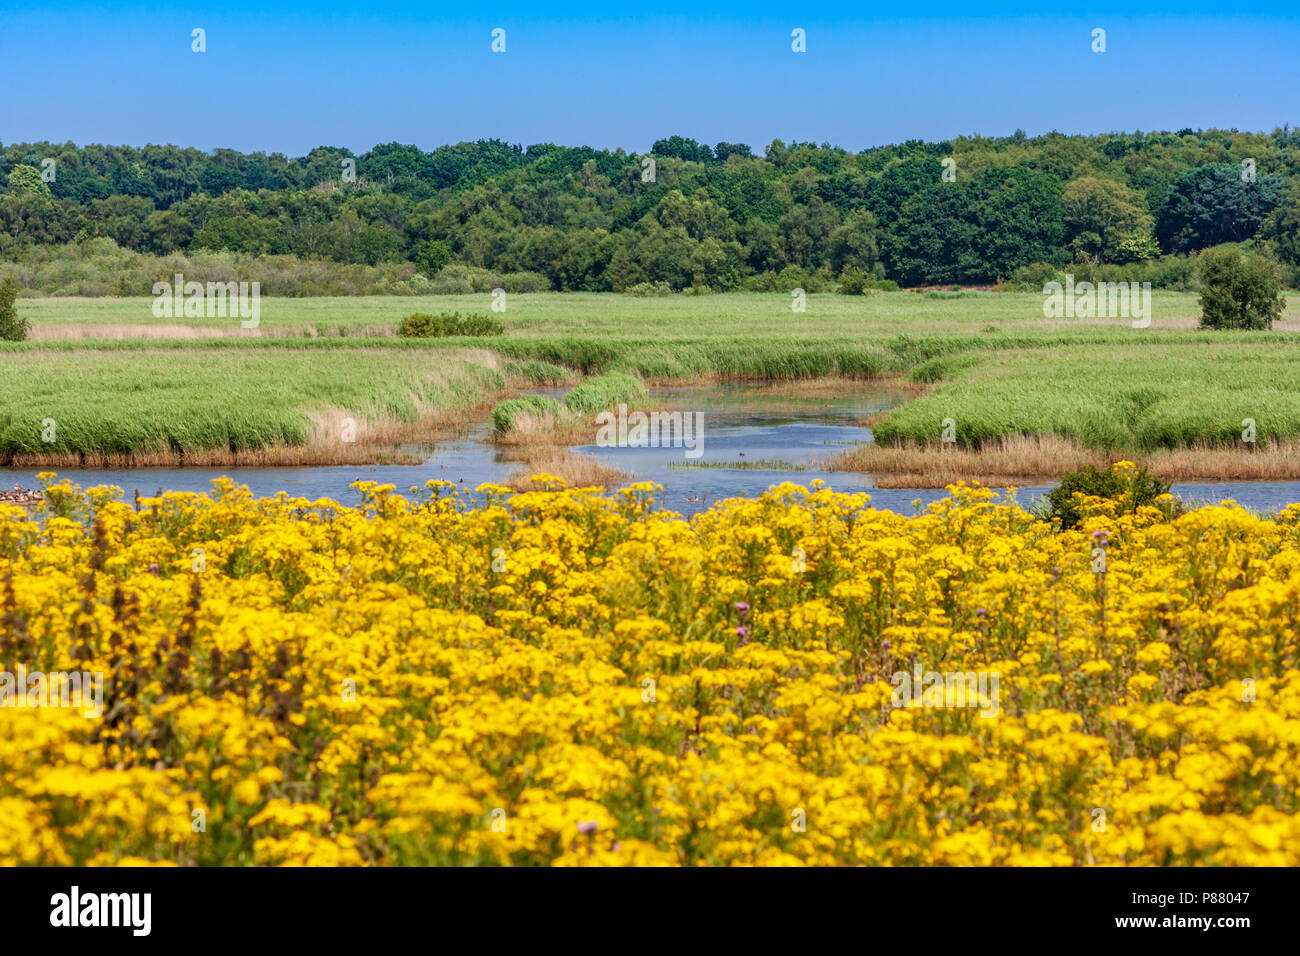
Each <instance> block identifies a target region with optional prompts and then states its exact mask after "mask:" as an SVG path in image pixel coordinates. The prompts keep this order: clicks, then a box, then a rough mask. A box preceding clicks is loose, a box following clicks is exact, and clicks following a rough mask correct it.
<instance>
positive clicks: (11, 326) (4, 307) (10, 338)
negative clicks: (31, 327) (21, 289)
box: [0, 276, 28, 342]
mask: <svg viewBox="0 0 1300 956" xmlns="http://www.w3.org/2000/svg"><path fill="white" fill-rule="evenodd" d="M17 300H18V282H17V280H15V279H14V277H13V276H5V279H4V281H3V282H0V339H2V340H4V341H6V342H21V341H22V340H23V339H25V338H27V328H28V322H27V320H26V319H20V318H18V308H17V306H16V305H15V303H16V302H17Z"/></svg>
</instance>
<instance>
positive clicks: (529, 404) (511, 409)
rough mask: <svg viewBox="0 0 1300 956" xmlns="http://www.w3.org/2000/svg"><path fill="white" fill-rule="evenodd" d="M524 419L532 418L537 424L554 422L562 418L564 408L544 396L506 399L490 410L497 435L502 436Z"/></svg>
mask: <svg viewBox="0 0 1300 956" xmlns="http://www.w3.org/2000/svg"><path fill="white" fill-rule="evenodd" d="M524 417H530V418H534V419H536V420H537V421H539V422H550V421H555V420H557V419H560V418H562V417H564V406H563V405H561V404H560V403H559V402H557V401H556V400H555V399H553V398H549V397H547V396H545V395H525V396H523V397H522V398H508V399H506V400H505V401H504V402H502V403H501V404H500V405H498V406H497V407H496V408H494V409H492V428H493V430H494V431H495V432H496V433H497V434H498V435H504V434H505V433H506V432H508V431H510V430H512V429H513V428H514V427H515V426H516V425H517V424H518V422H519V420H520V419H521V418H524Z"/></svg>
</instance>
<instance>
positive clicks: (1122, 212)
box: [1061, 176, 1155, 262]
mask: <svg viewBox="0 0 1300 956" xmlns="http://www.w3.org/2000/svg"><path fill="white" fill-rule="evenodd" d="M1061 204H1062V206H1063V207H1064V213H1065V237H1066V243H1067V244H1068V246H1069V248H1070V249H1071V251H1072V252H1073V253H1074V254H1075V257H1076V258H1077V259H1083V258H1087V259H1091V260H1092V261H1093V262H1125V261H1132V258H1134V257H1135V256H1134V253H1140V252H1144V251H1147V250H1149V249H1151V248H1152V245H1151V242H1150V240H1151V230H1152V227H1153V226H1154V225H1155V218H1154V217H1153V216H1152V215H1151V214H1150V213H1149V212H1147V209H1146V203H1145V202H1144V201H1143V199H1142V197H1141V195H1140V194H1138V193H1137V192H1135V191H1134V190H1132V189H1129V188H1128V187H1127V186H1125V185H1124V184H1123V183H1117V182H1115V181H1114V180H1110V179H1097V178H1096V177H1094V176H1084V177H1082V178H1080V179H1075V180H1072V181H1070V182H1068V183H1066V184H1065V191H1064V193H1063V195H1062V197H1061ZM1144 240H1145V243H1144Z"/></svg>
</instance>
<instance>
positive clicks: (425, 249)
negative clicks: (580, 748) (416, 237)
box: [415, 239, 452, 278]
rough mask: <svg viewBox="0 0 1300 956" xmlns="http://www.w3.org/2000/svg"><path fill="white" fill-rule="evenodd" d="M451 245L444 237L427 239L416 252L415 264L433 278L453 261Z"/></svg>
mask: <svg viewBox="0 0 1300 956" xmlns="http://www.w3.org/2000/svg"><path fill="white" fill-rule="evenodd" d="M451 257H452V252H451V246H449V245H447V243H446V242H445V241H443V240H442V239H426V240H425V241H424V242H422V243H420V247H419V248H418V249H417V250H416V252H415V264H416V266H417V267H418V268H419V270H420V271H421V272H423V273H424V274H425V275H426V276H429V277H430V278H433V277H434V276H436V275H437V274H438V271H439V270H440V269H441V268H442V267H443V266H445V265H446V264H447V263H449V262H451Z"/></svg>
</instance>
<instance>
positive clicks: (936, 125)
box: [0, 0, 1300, 155]
mask: <svg viewBox="0 0 1300 956" xmlns="http://www.w3.org/2000/svg"><path fill="white" fill-rule="evenodd" d="M1035 7H1038V8H1039V9H1038V10H1035ZM708 9H709V11H710V12H701V10H700V9H699V8H698V7H695V6H694V5H688V4H685V3H681V2H677V0H663V2H655V0H645V2H625V0H623V2H617V3H609V2H606V3H603V4H567V5H563V6H562V7H556V6H552V5H550V4H546V3H539V2H531V3H527V4H523V3H499V4H493V5H491V6H489V7H483V6H479V5H471V4H463V5H453V4H433V3H431V4H427V5H421V6H418V7H417V6H406V5H393V6H392V8H391V9H384V8H383V7H381V6H378V5H374V4H369V3H361V2H352V3H338V2H333V0H321V2H313V3H302V4H287V3H276V2H274V0H268V2H264V3H247V2H244V0H226V2H221V3H212V4H209V5H204V4H179V5H169V4H165V3H163V4H156V3H155V4H145V3H121V4H87V3H80V2H77V0H70V2H67V3H61V4H52V3H43V2H42V3H38V4H30V5H26V6H23V7H21V8H19V7H17V6H16V5H15V3H14V0H0V103H3V106H0V141H3V142H6V143H8V142H19V141H32V140H51V141H55V142H63V141H66V140H72V141H74V142H77V143H79V144H84V143H89V142H95V143H127V144H131V145H143V144H145V143H176V144H178V145H182V146H196V147H199V148H201V149H212V148H214V147H218V146H225V147H231V148H235V149H240V150H245V151H250V150H265V151H268V152H270V151H280V152H285V153H288V154H290V155H301V154H303V153H305V152H307V151H308V150H310V149H311V148H312V147H313V146H318V145H339V146H347V147H350V148H351V149H353V150H355V151H358V152H360V151H364V150H366V149H368V148H370V147H371V146H373V145H375V144H376V143H382V142H392V141H398V142H402V143H414V144H416V145H418V146H420V147H422V148H424V149H432V148H434V147H436V146H439V145H441V144H443V143H448V142H458V141H460V140H473V139H478V138H485V137H498V138H501V139H505V140H507V141H509V142H514V143H522V144H524V145H527V144H530V143H538V142H556V143H561V144H564V145H590V146H596V147H608V148H614V147H619V146H621V147H623V148H625V149H627V150H629V151H643V150H645V149H647V148H648V147H649V145H650V144H651V142H652V141H653V140H655V139H657V138H659V137H661V136H668V135H671V134H674V133H679V134H681V135H685V136H691V137H694V138H696V139H699V140H701V141H703V142H707V143H716V142H718V141H719V140H726V141H729V142H742V143H748V144H749V145H750V146H752V147H754V148H755V149H756V150H760V151H761V149H762V147H763V146H765V145H766V144H767V143H769V142H771V141H772V140H773V139H775V138H780V139H783V140H785V141H786V142H789V141H791V140H801V141H807V140H811V141H815V142H819V143H820V142H823V141H829V142H831V143H834V144H836V145H839V146H844V147H846V148H849V149H854V150H856V149H861V148H863V147H867V146H873V145H879V144H883V143H891V142H898V141H901V140H905V139H912V138H919V139H928V140H937V139H946V138H950V137H953V136H957V135H961V134H970V133H980V134H984V135H1005V134H1008V133H1010V132H1012V131H1013V130H1015V129H1016V128H1021V129H1024V130H1025V131H1027V132H1028V133H1030V134H1031V135H1033V134H1037V133H1042V132H1046V131H1048V130H1052V129H1058V130H1061V131H1062V132H1093V133H1095V132H1106V131H1111V130H1128V131H1132V130H1136V129H1142V130H1150V129H1178V128H1180V127H1184V126H1190V127H1211V126H1221V127H1225V128H1226V127H1237V128H1238V129H1242V130H1264V131H1268V130H1271V129H1272V128H1273V127H1274V126H1276V125H1280V124H1282V123H1284V122H1291V123H1292V124H1296V123H1300V96H1298V95H1297V94H1300V60H1298V58H1297V57H1298V54H1300V3H1294V2H1293V3H1290V4H1281V3H1271V2H1264V3H1253V2H1252V3H1241V4H1235V3H1233V4H1227V3H1216V4H1210V3H1200V2H1197V0H1187V2H1183V3H1177V4H1174V3H1165V4H1160V5H1147V6H1136V5H1132V4H1130V5H1124V6H1115V7H1114V8H1113V9H1111V10H1110V12H1107V8H1101V7H1099V8H1096V12H1089V13H1087V14H1086V15H1081V14H1077V13H1073V12H1071V13H1069V14H1062V15H1059V16H1058V15H1044V14H1043V13H1042V12H1041V4H1029V3H1019V4H1005V3H1004V4H997V5H994V6H989V7H982V8H981V7H978V6H977V5H975V4H970V3H952V2H947V0H939V2H934V3H931V2H925V3H919V4H916V5H914V6H913V7H910V8H909V7H907V6H904V5H898V4H867V3H858V4H852V5H843V6H840V5H836V4H817V5H814V4H798V3H785V4H773V3H762V2H751V3H735V2H729V3H722V4H712V5H710V6H709V8H708ZM977 10H978V11H979V12H976V11H977ZM196 27H201V28H203V29H204V30H206V32H207V52H206V53H203V54H196V53H193V52H191V49H190V46H191V30H192V29H194V28H196ZM494 27H502V28H504V29H505V30H506V52H505V53H504V54H494V53H492V52H491V49H490V44H491V31H492V30H493V28H494ZM796 27H798V28H802V29H804V30H805V31H806V35H807V52H806V53H802V54H796V53H793V52H792V51H791V49H790V44H791V36H790V34H791V31H792V30H793V29H794V28H796ZM1096 27H1101V28H1103V29H1105V30H1106V41H1107V44H1106V45H1107V51H1106V52H1105V53H1104V54H1095V53H1093V52H1092V51H1091V49H1090V45H1091V42H1092V40H1091V33H1092V30H1093V29H1094V28H1096Z"/></svg>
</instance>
